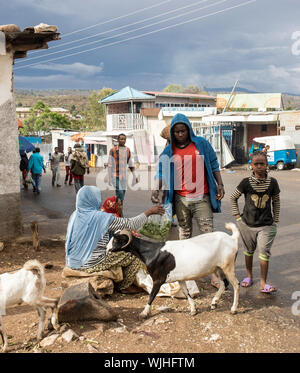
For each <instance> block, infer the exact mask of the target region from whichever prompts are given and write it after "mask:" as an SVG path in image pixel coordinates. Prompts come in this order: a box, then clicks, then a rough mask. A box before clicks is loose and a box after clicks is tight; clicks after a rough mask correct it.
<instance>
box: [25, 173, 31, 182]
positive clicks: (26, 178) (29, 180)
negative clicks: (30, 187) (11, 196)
mask: <svg viewBox="0 0 300 373" xmlns="http://www.w3.org/2000/svg"><path fill="white" fill-rule="evenodd" d="M25 184H32V177H31V174H30V172H27V175H26V177H25Z"/></svg>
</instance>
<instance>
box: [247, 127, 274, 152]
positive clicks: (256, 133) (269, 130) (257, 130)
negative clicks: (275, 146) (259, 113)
mask: <svg viewBox="0 0 300 373" xmlns="http://www.w3.org/2000/svg"><path fill="white" fill-rule="evenodd" d="M263 128H265V129H266V131H263ZM247 132H248V149H249V148H250V147H251V145H252V140H253V138H254V137H264V136H276V135H277V124H276V123H263V122H262V123H257V124H256V123H248V124H247Z"/></svg>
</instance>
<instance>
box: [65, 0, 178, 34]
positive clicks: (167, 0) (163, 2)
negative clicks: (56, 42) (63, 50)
mask: <svg viewBox="0 0 300 373" xmlns="http://www.w3.org/2000/svg"><path fill="white" fill-rule="evenodd" d="M170 1H173V0H165V1H161V2H159V3H158V4H155V5H151V6H149V7H148V8H143V9H138V10H135V11H134V12H131V13H127V14H125V15H123V16H119V17H116V18H112V19H109V20H108V21H104V22H100V23H96V24H95V25H92V26H87V27H85V28H82V29H80V30H75V31H72V32H69V33H67V34H62V36H63V37H66V36H70V35H73V34H76V33H77V32H81V31H85V30H89V29H91V28H93V27H97V26H101V25H105V24H107V23H110V22H113V21H117V20H118V19H122V18H126V17H129V16H132V15H134V14H138V13H141V12H144V11H145V10H149V9H153V8H157V7H158V6H161V5H163V4H165V3H169V2H170Z"/></svg>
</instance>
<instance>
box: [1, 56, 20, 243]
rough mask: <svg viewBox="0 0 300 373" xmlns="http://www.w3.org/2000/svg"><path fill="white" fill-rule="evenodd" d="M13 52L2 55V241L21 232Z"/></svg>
mask: <svg viewBox="0 0 300 373" xmlns="http://www.w3.org/2000/svg"><path fill="white" fill-rule="evenodd" d="M12 63H13V58H12V55H10V54H6V55H4V56H3V55H0V138H1V146H0V211H1V217H2V218H1V219H0V241H1V240H6V239H9V238H12V237H16V236H17V235H19V234H20V233H21V231H22V219H21V208H20V170H19V164H20V156H19V142H18V127H17V118H16V106H15V101H14V96H13V80H12Z"/></svg>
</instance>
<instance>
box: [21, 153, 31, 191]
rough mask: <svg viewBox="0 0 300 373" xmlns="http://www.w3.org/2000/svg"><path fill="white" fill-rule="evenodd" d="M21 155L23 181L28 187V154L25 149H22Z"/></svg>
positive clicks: (26, 187) (25, 186)
mask: <svg viewBox="0 0 300 373" xmlns="http://www.w3.org/2000/svg"><path fill="white" fill-rule="evenodd" d="M20 157H21V160H20V171H21V172H22V181H23V186H24V189H26V190H27V189H28V185H27V183H26V177H27V174H28V162H29V160H28V157H27V154H26V152H25V150H20Z"/></svg>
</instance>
